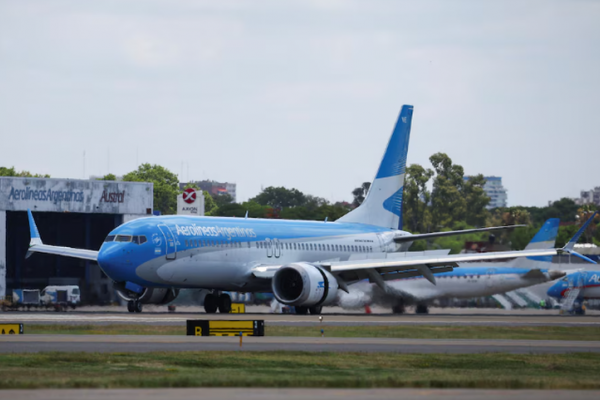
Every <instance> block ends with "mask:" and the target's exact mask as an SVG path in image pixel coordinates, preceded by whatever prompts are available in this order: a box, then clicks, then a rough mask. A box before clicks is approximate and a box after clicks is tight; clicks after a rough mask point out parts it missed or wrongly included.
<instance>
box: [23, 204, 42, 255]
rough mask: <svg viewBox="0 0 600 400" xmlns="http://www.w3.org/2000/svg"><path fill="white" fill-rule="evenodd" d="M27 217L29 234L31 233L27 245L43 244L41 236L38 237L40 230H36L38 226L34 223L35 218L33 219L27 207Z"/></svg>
mask: <svg viewBox="0 0 600 400" xmlns="http://www.w3.org/2000/svg"><path fill="white" fill-rule="evenodd" d="M27 217H28V218H29V234H30V235H31V241H30V242H29V247H31V246H33V245H36V244H43V243H42V238H41V237H40V231H38V228H37V226H36V225H35V220H34V219H33V215H32V214H31V210H30V209H27Z"/></svg>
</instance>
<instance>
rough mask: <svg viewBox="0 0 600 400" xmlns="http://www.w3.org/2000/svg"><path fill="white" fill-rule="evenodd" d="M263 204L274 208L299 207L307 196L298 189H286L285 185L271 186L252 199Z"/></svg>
mask: <svg viewBox="0 0 600 400" xmlns="http://www.w3.org/2000/svg"><path fill="white" fill-rule="evenodd" d="M250 201H254V202H256V203H258V204H260V205H263V206H270V207H273V208H279V209H281V208H286V207H299V206H302V205H304V204H305V202H306V196H304V194H303V193H302V192H301V191H299V190H298V189H286V188H284V187H273V186H269V187H268V188H266V189H264V190H263V191H262V192H260V193H259V194H258V196H256V197H254V198H252V199H250Z"/></svg>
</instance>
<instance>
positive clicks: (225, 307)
mask: <svg viewBox="0 0 600 400" xmlns="http://www.w3.org/2000/svg"><path fill="white" fill-rule="evenodd" d="M219 312H220V313H221V314H229V313H230V312H231V296H229V295H228V294H226V293H224V294H222V295H220V296H219Z"/></svg>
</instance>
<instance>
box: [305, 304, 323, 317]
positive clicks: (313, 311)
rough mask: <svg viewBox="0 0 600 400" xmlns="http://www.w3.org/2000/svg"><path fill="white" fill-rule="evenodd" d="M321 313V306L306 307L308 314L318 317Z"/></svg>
mask: <svg viewBox="0 0 600 400" xmlns="http://www.w3.org/2000/svg"><path fill="white" fill-rule="evenodd" d="M321 311H323V306H315V307H308V312H310V314H311V315H319V314H321Z"/></svg>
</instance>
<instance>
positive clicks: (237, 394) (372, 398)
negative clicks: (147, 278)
mask: <svg viewBox="0 0 600 400" xmlns="http://www.w3.org/2000/svg"><path fill="white" fill-rule="evenodd" d="M0 395H1V396H2V397H3V398H6V399H13V400H71V399H84V400H108V399H110V400H138V399H140V400H142V399H143V400H162V399H170V400H189V399H197V398H203V399H215V400H221V399H223V400H225V399H243V400H279V399H286V400H301V399H302V400H303V399H319V400H340V399H342V400H362V399H365V400H392V399H394V400H396V399H403V400H422V399H442V398H443V399H444V400H475V399H484V398H485V399H486V400H504V399H508V398H510V399H514V400H521V399H523V400H525V399H527V400H564V399H582V400H587V399H590V400H591V399H598V398H600V391H594V390H477V389H355V390H352V389H250V388H239V389H237V388H231V389H229V388H195V389H50V390H48V389H44V390H4V391H2V392H0Z"/></svg>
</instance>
